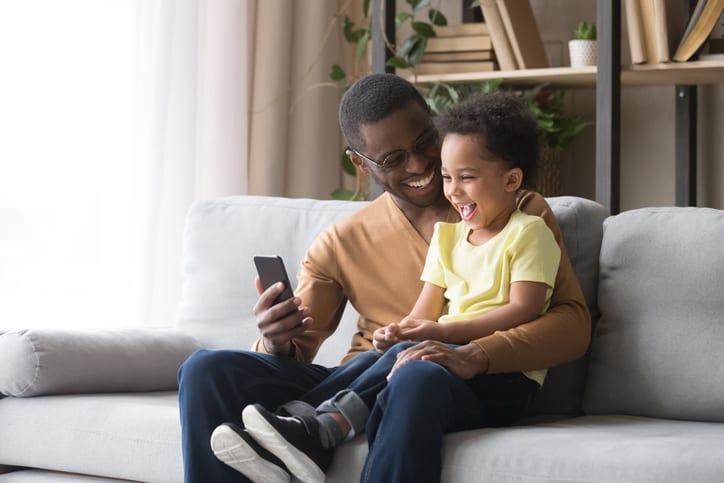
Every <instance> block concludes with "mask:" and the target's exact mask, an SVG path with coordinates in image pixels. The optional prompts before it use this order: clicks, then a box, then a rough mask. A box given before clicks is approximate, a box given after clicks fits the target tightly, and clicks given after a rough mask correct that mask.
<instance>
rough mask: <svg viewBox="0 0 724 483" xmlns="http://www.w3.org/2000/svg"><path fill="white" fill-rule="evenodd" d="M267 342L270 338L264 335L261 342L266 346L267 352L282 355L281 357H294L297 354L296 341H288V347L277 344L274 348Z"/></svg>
mask: <svg viewBox="0 0 724 483" xmlns="http://www.w3.org/2000/svg"><path fill="white" fill-rule="evenodd" d="M267 342H268V339H266V338H265V337H263V338H262V340H261V343H262V345H263V346H264V350H265V351H266V352H267V354H273V355H275V356H280V357H289V358H291V359H293V358H294V357H296V355H297V346H296V345H294V342H292V341H288V342H287V343H286V344H285V346H286V347H284V346H281V347H276V346H275V347H272V348H270V347H269V346H268V345H267Z"/></svg>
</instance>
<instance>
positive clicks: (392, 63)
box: [385, 56, 410, 69]
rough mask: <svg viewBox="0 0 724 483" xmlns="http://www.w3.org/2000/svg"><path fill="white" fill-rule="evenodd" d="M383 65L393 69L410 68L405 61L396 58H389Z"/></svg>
mask: <svg viewBox="0 0 724 483" xmlns="http://www.w3.org/2000/svg"><path fill="white" fill-rule="evenodd" d="M385 65H387V66H389V67H395V68H397V69H407V68H408V67H410V65H409V64H408V63H407V61H406V60H405V59H403V58H402V57H398V56H394V57H391V58H390V60H388V61H387V63H386V64H385Z"/></svg>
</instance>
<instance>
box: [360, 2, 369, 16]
mask: <svg viewBox="0 0 724 483" xmlns="http://www.w3.org/2000/svg"><path fill="white" fill-rule="evenodd" d="M362 11H363V12H364V15H365V18H367V17H369V16H370V0H364V2H362Z"/></svg>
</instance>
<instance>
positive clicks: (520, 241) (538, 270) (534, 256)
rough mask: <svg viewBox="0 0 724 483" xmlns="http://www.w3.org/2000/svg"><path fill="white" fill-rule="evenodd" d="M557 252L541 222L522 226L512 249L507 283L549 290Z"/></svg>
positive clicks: (536, 221) (558, 252)
mask: <svg viewBox="0 0 724 483" xmlns="http://www.w3.org/2000/svg"><path fill="white" fill-rule="evenodd" d="M560 260H561V249H560V248H559V246H558V244H557V243H556V240H555V238H554V237H553V232H551V230H550V229H549V228H548V227H547V226H546V224H545V222H544V221H543V220H542V219H537V220H535V222H533V223H529V224H528V225H526V226H525V227H524V228H523V230H521V233H520V235H519V237H518V238H517V240H516V243H515V244H514V245H513V247H512V262H511V277H510V281H511V282H541V283H545V284H546V285H548V286H549V287H551V288H553V285H554V283H555V280H556V274H557V273H558V266H559V264H560Z"/></svg>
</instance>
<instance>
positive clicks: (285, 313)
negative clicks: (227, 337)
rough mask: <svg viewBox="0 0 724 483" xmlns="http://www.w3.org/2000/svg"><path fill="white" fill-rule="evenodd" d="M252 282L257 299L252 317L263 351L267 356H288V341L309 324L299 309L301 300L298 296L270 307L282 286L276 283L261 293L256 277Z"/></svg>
mask: <svg viewBox="0 0 724 483" xmlns="http://www.w3.org/2000/svg"><path fill="white" fill-rule="evenodd" d="M255 283H256V291H257V292H259V295H260V296H259V300H258V301H257V302H256V305H254V316H255V317H256V326H257V327H258V328H259V332H261V335H262V337H263V339H262V342H263V343H264V348H265V349H266V350H267V352H269V353H270V354H276V355H280V356H286V355H288V354H289V353H290V350H291V344H292V342H291V341H292V339H293V338H294V337H297V336H298V335H300V334H302V333H303V332H304V331H305V330H307V328H308V327H309V326H310V325H311V324H312V322H313V320H312V318H311V317H310V313H309V309H308V308H306V307H300V305H301V303H302V300H301V299H300V298H299V297H292V298H290V299H288V300H285V301H283V302H280V303H278V304H276V305H272V304H273V303H274V299H275V298H276V297H277V296H278V295H279V294H280V293H282V291H283V290H284V286H283V284H282V283H281V282H280V283H276V284H274V285H272V286H271V287H269V288H268V289H267V290H262V286H261V281H260V280H259V277H256V281H255Z"/></svg>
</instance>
